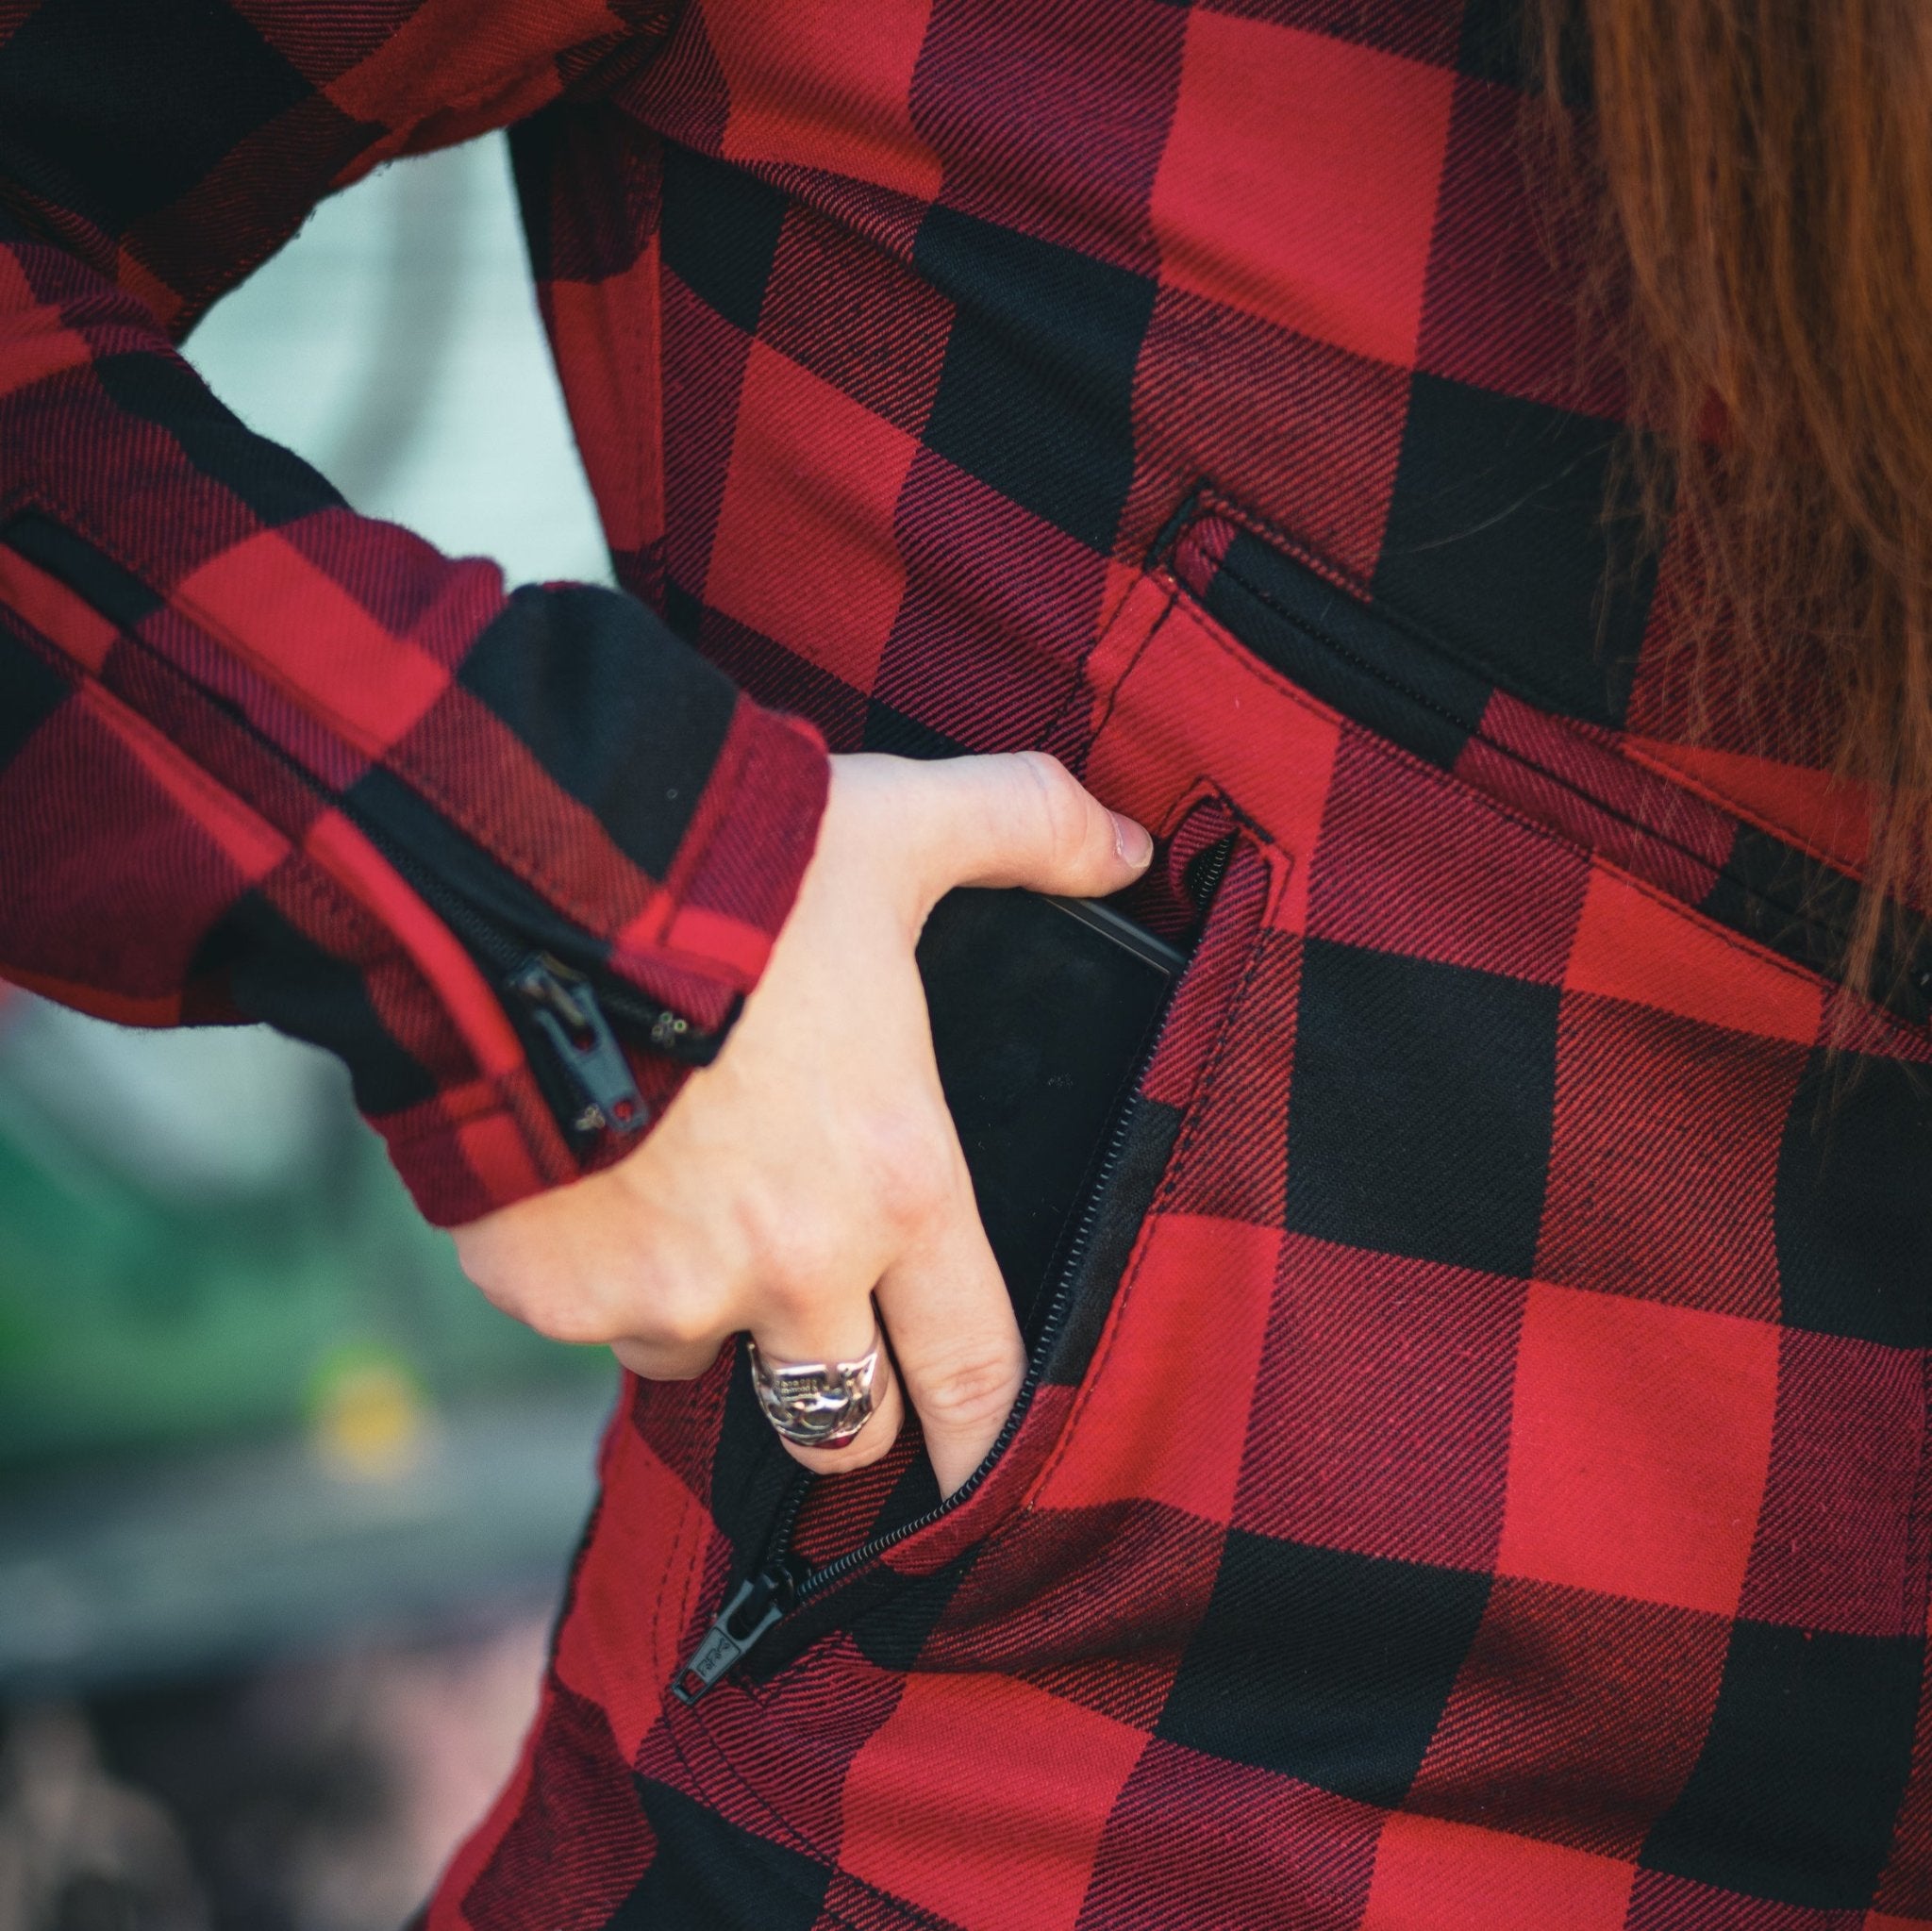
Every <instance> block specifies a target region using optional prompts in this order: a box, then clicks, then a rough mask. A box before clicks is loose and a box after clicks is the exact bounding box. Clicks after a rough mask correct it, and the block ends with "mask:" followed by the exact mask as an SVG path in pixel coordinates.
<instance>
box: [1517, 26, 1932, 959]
mask: <svg viewBox="0 0 1932 1931" xmlns="http://www.w3.org/2000/svg"><path fill="white" fill-rule="evenodd" d="M1525 12H1526V15H1527V18H1528V24H1529V26H1530V29H1531V40H1532V47H1531V54H1532V72H1540V73H1541V80H1542V100H1543V102H1544V103H1545V104H1546V106H1547V105H1548V104H1554V103H1557V102H1558V101H1560V100H1561V99H1562V98H1563V96H1564V92H1565V85H1564V84H1565V82H1566V80H1574V77H1575V75H1577V73H1578V72H1579V71H1580V72H1581V73H1583V74H1584V75H1587V83H1586V88H1585V92H1586V97H1587V98H1588V100H1589V102H1590V104H1591V105H1590V111H1589V113H1588V114H1587V115H1586V116H1585V117H1584V121H1583V125H1584V126H1585V127H1586V129H1587V133H1586V135H1585V136H1584V137H1583V138H1581V139H1574V138H1571V137H1569V136H1567V135H1565V134H1562V133H1558V135H1557V139H1558V141H1559V142H1561V143H1562V144H1563V146H1564V151H1565V153H1564V158H1568V159H1569V160H1570V161H1571V162H1572V164H1573V165H1571V166H1570V167H1569V168H1568V169H1567V171H1561V172H1562V174H1563V177H1564V178H1567V179H1568V180H1569V181H1570V183H1571V185H1572V188H1573V190H1575V189H1578V188H1580V189H1581V192H1580V193H1579V194H1577V196H1576V202H1577V205H1578V206H1580V207H1582V208H1586V209H1588V210H1590V211H1591V212H1592V215H1593V218H1594V219H1595V221H1596V223H1597V230H1596V233H1595V236H1594V238H1593V239H1594V244H1595V245H1594V253H1595V257H1596V260H1597V262H1598V265H1599V269H1600V271H1601V272H1600V274H1599V275H1598V276H1597V278H1596V284H1595V285H1596V287H1597V289H1598V291H1599V292H1601V291H1603V290H1604V289H1606V288H1613V289H1614V291H1615V298H1614V302H1605V303H1600V304H1599V305H1598V310H1599V319H1600V320H1601V318H1602V316H1604V315H1607V314H1609V313H1611V312H1612V310H1613V311H1614V314H1615V316H1616V317H1617V319H1618V329H1617V333H1618V337H1619V341H1620V345H1621V347H1622V349H1623V351H1624V362H1625V365H1626V368H1627V371H1628V375H1629V380H1630V384H1631V412H1630V416H1631V422H1632V424H1634V425H1637V426H1636V427H1634V428H1633V430H1632V433H1631V434H1630V436H1629V437H1628V438H1627V439H1626V447H1625V458H1626V463H1627V466H1628V467H1629V468H1634V470H1635V472H1636V475H1637V480H1638V482H1639V485H1640V487H1639V489H1638V491H1637V493H1636V500H1637V501H1638V502H1639V503H1640V504H1641V509H1642V518H1641V521H1642V524H1643V528H1644V533H1645V536H1646V537H1647V539H1648V540H1649V541H1652V542H1653V543H1660V542H1661V541H1663V539H1664V536H1665V534H1666V533H1667V532H1668V534H1669V537H1670V542H1671V547H1672V550H1673V553H1674V555H1673V557H1672V559H1671V560H1672V563H1673V564H1674V569H1673V571H1672V575H1673V578H1674V586H1675V593H1677V594H1679V595H1682V596H1684V597H1685V599H1686V608H1687V609H1688V611H1689V616H1688V619H1687V621H1686V622H1685V623H1684V624H1683V626H1682V628H1683V634H1684V637H1685V639H1686V645H1685V648H1686V650H1687V653H1688V655H1689V658H1690V659H1691V662H1690V672H1691V684H1692V686H1693V688H1694V689H1696V690H1697V691H1702V692H1704V693H1705V694H1706V696H1708V694H1709V693H1710V691H1713V690H1714V689H1715V688H1717V687H1718V686H1719V685H1722V686H1724V690H1725V697H1724V702H1725V703H1727V704H1729V703H1732V702H1733V701H1734V700H1735V697H1736V693H1737V692H1738V691H1741V693H1742V701H1743V702H1744V703H1745V704H1746V705H1747V706H1748V707H1749V709H1748V715H1749V716H1750V717H1752V718H1754V719H1755V720H1756V721H1757V725H1758V726H1759V727H1760V728H1761V730H1762V733H1763V735H1764V737H1765V739H1766V740H1767V741H1770V740H1771V739H1772V738H1773V737H1774V734H1779V733H1782V732H1784V731H1785V730H1787V729H1788V728H1789V726H1790V724H1791V722H1792V719H1793V716H1794V707H1796V706H1798V705H1799V704H1800V703H1803V704H1805V705H1807V706H1809V705H1812V704H1815V701H1816V700H1815V693H1817V692H1819V691H1823V692H1824V693H1825V694H1826V696H1827V699H1828V706H1827V709H1828V716H1826V717H1825V718H1824V720H1823V728H1824V733H1825V749H1826V752H1827V755H1828V757H1829V758H1830V760H1831V763H1832V766H1833V768H1834V770H1835V771H1836V773H1837V774H1838V775H1839V776H1840V777H1841V778H1843V779H1845V780H1847V781H1848V782H1850V783H1852V784H1855V785H1857V786H1858V787H1860V788H1863V789H1866V790H1868V791H1869V794H1870V798H1871V805H1872V836H1871V842H1870V846H1869V851H1868V857H1867V862H1866V868H1865V871H1866V880H1867V890H1866V891H1865V894H1864V897H1863V901H1862V909H1861V912H1860V915H1859V917H1858V920H1857V925H1856V928H1855V931H1854V933H1853V935H1852V941H1851V944H1850V947H1849V953H1848V957H1847V960H1846V964H1847V967H1848V969H1849V971H1850V974H1851V975H1852V976H1853V978H1854V979H1855V981H1857V982H1860V983H1865V984H1868V985H1869V984H1870V981H1871V978H1872V975H1873V973H1874V963H1873V962H1874V956H1875V955H1876V953H1877V950H1878V948H1879V944H1880V941H1881V939H1882V938H1883V936H1884V924H1885V912H1884V902H1885V897H1886V894H1887V893H1895V894H1897V895H1898V896H1899V897H1901V898H1906V899H1917V900H1918V901H1919V903H1920V904H1921V905H1922V906H1924V905H1925V904H1927V903H1928V887H1932V865H1928V839H1927V829H1928V808H1927V807H1928V800H1932V6H1928V5H1926V4H1925V0H1533V4H1531V5H1530V6H1529V7H1527V8H1525ZM1572 92H1574V88H1573V89H1572ZM1558 124H1560V125H1561V126H1562V127H1566V128H1567V127H1568V126H1569V125H1570V122H1569V119H1568V117H1567V116H1565V115H1562V114H1561V113H1558V114H1557V115H1555V116H1553V117H1552V119H1551V122H1550V124H1549V125H1551V126H1553V127H1554V126H1557V125H1558ZM1686 559H1689V560H1688V567H1687V566H1686ZM1799 692H1809V693H1813V695H1811V696H1808V697H1806V698H1804V699H1800V698H1799V697H1798V696H1797V694H1796V693H1799ZM1804 722H1805V724H1806V725H1807V728H1809V729H1811V730H1813V731H1815V730H1816V729H1818V728H1819V725H1820V720H1819V719H1817V718H1811V717H1807V719H1806V720H1805V721H1804Z"/></svg>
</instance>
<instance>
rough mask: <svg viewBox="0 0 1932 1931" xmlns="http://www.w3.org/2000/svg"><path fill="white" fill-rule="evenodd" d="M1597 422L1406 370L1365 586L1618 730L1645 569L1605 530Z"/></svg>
mask: <svg viewBox="0 0 1932 1931" xmlns="http://www.w3.org/2000/svg"><path fill="white" fill-rule="evenodd" d="M1616 433H1617V432H1616V431H1615V429H1614V428H1613V427H1612V426H1611V425H1610V424H1607V423H1600V422H1596V421H1594V420H1592V419H1591V418H1589V417H1586V416H1575V415H1570V414H1568V413H1566V412H1564V411H1563V410H1560V409H1553V408H1546V407H1545V406H1544V405H1542V404H1541V403H1532V402H1524V401H1521V400H1519V399H1517V398H1515V397H1512V396H1506V395H1498V394H1495V393H1492V392H1491V391H1486V390H1479V389H1473V388H1471V387H1469V386H1468V385H1466V384H1464V383H1460V382H1450V381H1446V380H1444V379H1443V378H1442V377H1441V376H1436V375H1423V374H1420V373H1418V374H1417V375H1413V376H1412V377H1411V378H1410V381H1409V403H1408V417H1407V423H1406V424H1405V426H1404V429H1403V437H1402V454H1401V457H1400V459H1399V461H1398V464H1397V468H1396V474H1395V493H1394V497H1393V499H1392V501H1391V504H1390V507H1389V521H1388V524H1387V528H1386V532H1385V534H1384V537H1383V541H1382V555H1381V560H1380V562H1379V563H1378V565H1377V566H1376V570H1375V581H1374V590H1375V594H1376V595H1377V596H1378V597H1385V596H1386V597H1387V598H1388V599H1389V600H1390V602H1391V604H1392V605H1393V606H1394V607H1395V608H1397V609H1400V610H1404V611H1407V613H1408V615H1409V616H1411V617H1412V618H1414V619H1415V620H1416V621H1417V622H1418V623H1420V624H1424V625H1426V626H1427V628H1428V629H1429V630H1430V631H1431V632H1432V633H1440V634H1441V636H1443V637H1444V638H1445V639H1446V640H1447V641H1449V642H1450V643H1451V644H1453V645H1454V646H1455V647H1456V648H1457V650H1458V651H1460V652H1462V653H1463V654H1464V655H1466V656H1467V657H1468V658H1469V660H1470V662H1471V663H1472V665H1473V666H1474V668H1476V669H1477V670H1479V671H1481V672H1482V673H1483V674H1486V675H1488V676H1491V677H1493V678H1494V679H1495V681H1496V682H1497V683H1499V684H1501V685H1503V686H1504V687H1505V688H1506V689H1507V690H1509V691H1514V692H1515V693H1516V694H1517V695H1518V696H1520V697H1522V698H1523V699H1524V700H1525V701H1526V702H1528V703H1530V704H1534V705H1537V706H1539V707H1541V708H1542V709H1545V710H1555V711H1557V712H1559V713H1561V714H1562V715H1563V716H1566V717H1574V718H1583V719H1586V720H1589V721H1590V722H1591V723H1595V724H1613V725H1614V724H1622V722H1623V719H1624V707H1625V705H1626V704H1627V703H1628V701H1629V696H1630V678H1631V673H1632V671H1633V669H1634V668H1635V665H1636V661H1637V654H1638V649H1639V646H1640V645H1641V642H1642V641H1643V628H1644V624H1645V621H1646V619H1647V616H1648V613H1649V609H1650V594H1651V589H1652V586H1653V583H1654V581H1655V578H1656V570H1655V568H1654V567H1653V566H1652V565H1651V564H1650V563H1649V562H1644V563H1641V564H1637V563H1633V562H1632V560H1631V558H1630V557H1629V555H1628V554H1626V552H1627V551H1628V549H1629V547H1630V544H1629V541H1628V532H1629V530H1630V528H1631V524H1630V520H1629V519H1628V518H1627V517H1624V516H1619V517H1617V518H1615V519H1613V521H1612V524H1611V527H1613V528H1615V529H1617V530H1618V531H1619V532H1621V533H1624V541H1619V543H1618V544H1617V545H1616V546H1615V548H1616V551H1617V564H1616V567H1615V569H1614V570H1612V569H1611V568H1610V564H1611V558H1612V545H1611V544H1610V542H1609V541H1608V537H1607V529H1606V524H1605V504H1606V491H1607V478H1608V471H1609V456H1610V452H1611V449H1612V446H1613V444H1614V441H1615V437H1616Z"/></svg>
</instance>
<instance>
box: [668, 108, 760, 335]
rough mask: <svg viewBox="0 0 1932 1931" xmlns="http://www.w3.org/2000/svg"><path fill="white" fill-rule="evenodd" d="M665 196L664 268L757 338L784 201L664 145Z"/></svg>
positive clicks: (738, 174)
mask: <svg viewBox="0 0 1932 1931" xmlns="http://www.w3.org/2000/svg"><path fill="white" fill-rule="evenodd" d="M663 195H664V213H663V225H662V227H661V228H660V230H659V238H660V239H659V245H660V247H661V248H662V250H663V260H664V266H665V267H666V268H668V269H669V270H670V271H671V272H672V274H673V275H675V276H676V277H677V278H678V280H679V281H681V282H682V283H683V284H684V285H685V287H686V288H688V289H689V290H690V291H691V293H692V294H694V295H695V296H697V298H698V299H699V300H700V301H701V302H704V303H706V304H707V305H708V307H710V308H715V309H716V310H717V311H718V313H719V314H720V315H722V316H724V319H725V321H727V322H735V323H736V324H737V325H738V326H739V327H740V328H741V329H743V330H744V332H745V333H746V334H747V335H752V334H755V333H757V330H758V310H759V309H760V308H763V307H764V301H765V284H766V282H767V281H768V280H769V279H770V278H771V274H772V258H773V257H774V255H775V254H776V253H777V251H778V230H779V229H780V228H782V227H783V226H784V225H785V197H784V196H783V195H782V194H780V193H779V192H778V191H777V190H776V189H775V188H769V187H767V186H766V185H765V183H764V182H762V181H760V180H759V179H758V176H757V175H747V174H746V173H745V172H744V170H743V169H742V168H734V167H730V166H727V165H726V164H725V163H724V161H715V160H713V159H712V158H710V156H708V155H702V154H697V153H694V152H693V151H692V150H691V149H690V148H688V147H679V146H678V145H677V144H676V143H675V141H666V142H665V143H664V185H663Z"/></svg>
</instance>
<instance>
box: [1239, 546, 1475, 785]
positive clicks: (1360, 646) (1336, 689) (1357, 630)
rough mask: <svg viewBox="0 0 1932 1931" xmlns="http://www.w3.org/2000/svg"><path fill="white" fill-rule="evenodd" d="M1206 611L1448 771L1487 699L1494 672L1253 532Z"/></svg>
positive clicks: (1327, 696) (1347, 712)
mask: <svg viewBox="0 0 1932 1931" xmlns="http://www.w3.org/2000/svg"><path fill="white" fill-rule="evenodd" d="M1208 608H1209V609H1210V610H1211V611H1212V612H1213V613H1214V615H1215V616H1216V617H1218V618H1219V619H1220V620H1221V622H1222V623H1223V624H1225V625H1226V626H1227V628H1228V629H1229V630H1230V631H1231V632H1232V633H1233V634H1234V635H1235V636H1236V637H1238V638H1240V640H1241V642H1243V643H1244V644H1246V645H1247V647H1248V648H1249V649H1250V650H1251V651H1253V652H1254V653H1255V655H1256V656H1257V658H1261V659H1262V661H1263V662H1264V663H1268V664H1272V665H1273V666H1274V668H1275V669H1276V670H1277V671H1279V672H1280V673H1281V674H1282V675H1283V676H1285V677H1288V678H1291V680H1292V681H1293V682H1295V683H1296V684H1299V685H1300V686H1301V687H1302V689H1303V690H1304V691H1308V692H1309V693H1310V694H1311V695H1312V696H1315V697H1319V698H1320V699H1321V700H1322V701H1323V703H1324V704H1330V705H1333V706H1334V707H1335V708H1336V709H1337V710H1339V711H1341V713H1342V715H1343V716H1344V717H1351V718H1354V719H1355V720H1356V722H1357V724H1363V725H1365V726H1367V728H1368V729H1370V730H1372V731H1378V732H1380V733H1381V735H1382V736H1383V737H1385V738H1389V739H1391V740H1392V741H1394V742H1395V743H1397V744H1400V745H1402V746H1403V747H1404V748H1405V749H1406V750H1409V751H1413V752H1414V753H1415V754H1416V756H1417V757H1426V758H1427V759H1428V760H1429V761H1430V763H1432V764H1439V765H1441V767H1442V768H1443V769H1444V770H1445V771H1446V770H1448V769H1449V768H1450V767H1451V766H1453V765H1454V764H1455V762H1456V760H1457V757H1459V756H1460V755H1461V752H1462V747H1463V745H1464V744H1466V743H1467V742H1468V741H1469V734H1470V733H1471V731H1473V730H1474V728H1475V726H1476V724H1477V722H1478V721H1479V720H1480V718H1481V717H1482V714H1483V707H1484V705H1486V704H1487V703H1488V702H1489V698H1490V691H1491V685H1490V682H1489V680H1488V678H1486V677H1483V676H1480V675H1478V674H1476V673H1474V672H1473V671H1471V670H1470V669H1469V668H1468V667H1467V666H1466V665H1464V664H1461V663H1459V662H1457V659H1456V658H1454V657H1452V656H1451V655H1449V654H1448V653H1447V652H1445V651H1443V650H1442V649H1441V647H1440V646H1438V645H1436V644H1434V643H1432V642H1430V641H1428V640H1427V639H1425V638H1424V637H1422V636H1421V635H1419V634H1418V633H1416V632H1414V631H1412V630H1409V629H1407V628H1406V627H1405V626H1404V625H1402V624H1400V623H1397V622H1391V620H1390V619H1388V618H1386V617H1384V616H1382V615H1380V614H1379V613H1377V612H1376V611H1374V610H1371V609H1369V608H1366V607H1365V606H1364V605H1362V604H1361V603H1359V602H1357V600H1356V599H1355V598H1354V597H1351V596H1349V595H1347V594H1345V593H1344V592H1343V591H1340V590H1338V589H1337V588H1336V587H1335V586H1334V585H1333V584H1332V583H1328V582H1325V581H1324V579H1323V578H1321V577H1319V576H1317V575H1316V574H1315V573H1314V572H1313V571H1312V570H1309V569H1307V568H1305V567H1304V566H1303V565H1302V564H1300V563H1297V562H1295V561H1294V560H1293V559H1292V558H1289V557H1285V556H1283V555H1282V554H1281V552H1279V551H1278V550H1275V549H1274V548H1272V547H1271V546H1270V545H1269V544H1267V543H1264V542H1263V541H1261V540H1260V538H1258V537H1257V536H1254V535H1253V534H1251V533H1250V532H1248V531H1246V530H1243V531H1242V532H1241V534H1240V535H1239V536H1237V537H1236V538H1235V540H1234V541H1233V542H1232V543H1230V544H1229V545H1228V548H1227V554H1226V556H1225V557H1224V558H1223V559H1222V563H1221V568H1220V569H1219V570H1218V571H1217V572H1216V573H1215V575H1214V580H1213V582H1212V583H1210V584H1209V585H1208Z"/></svg>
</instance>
